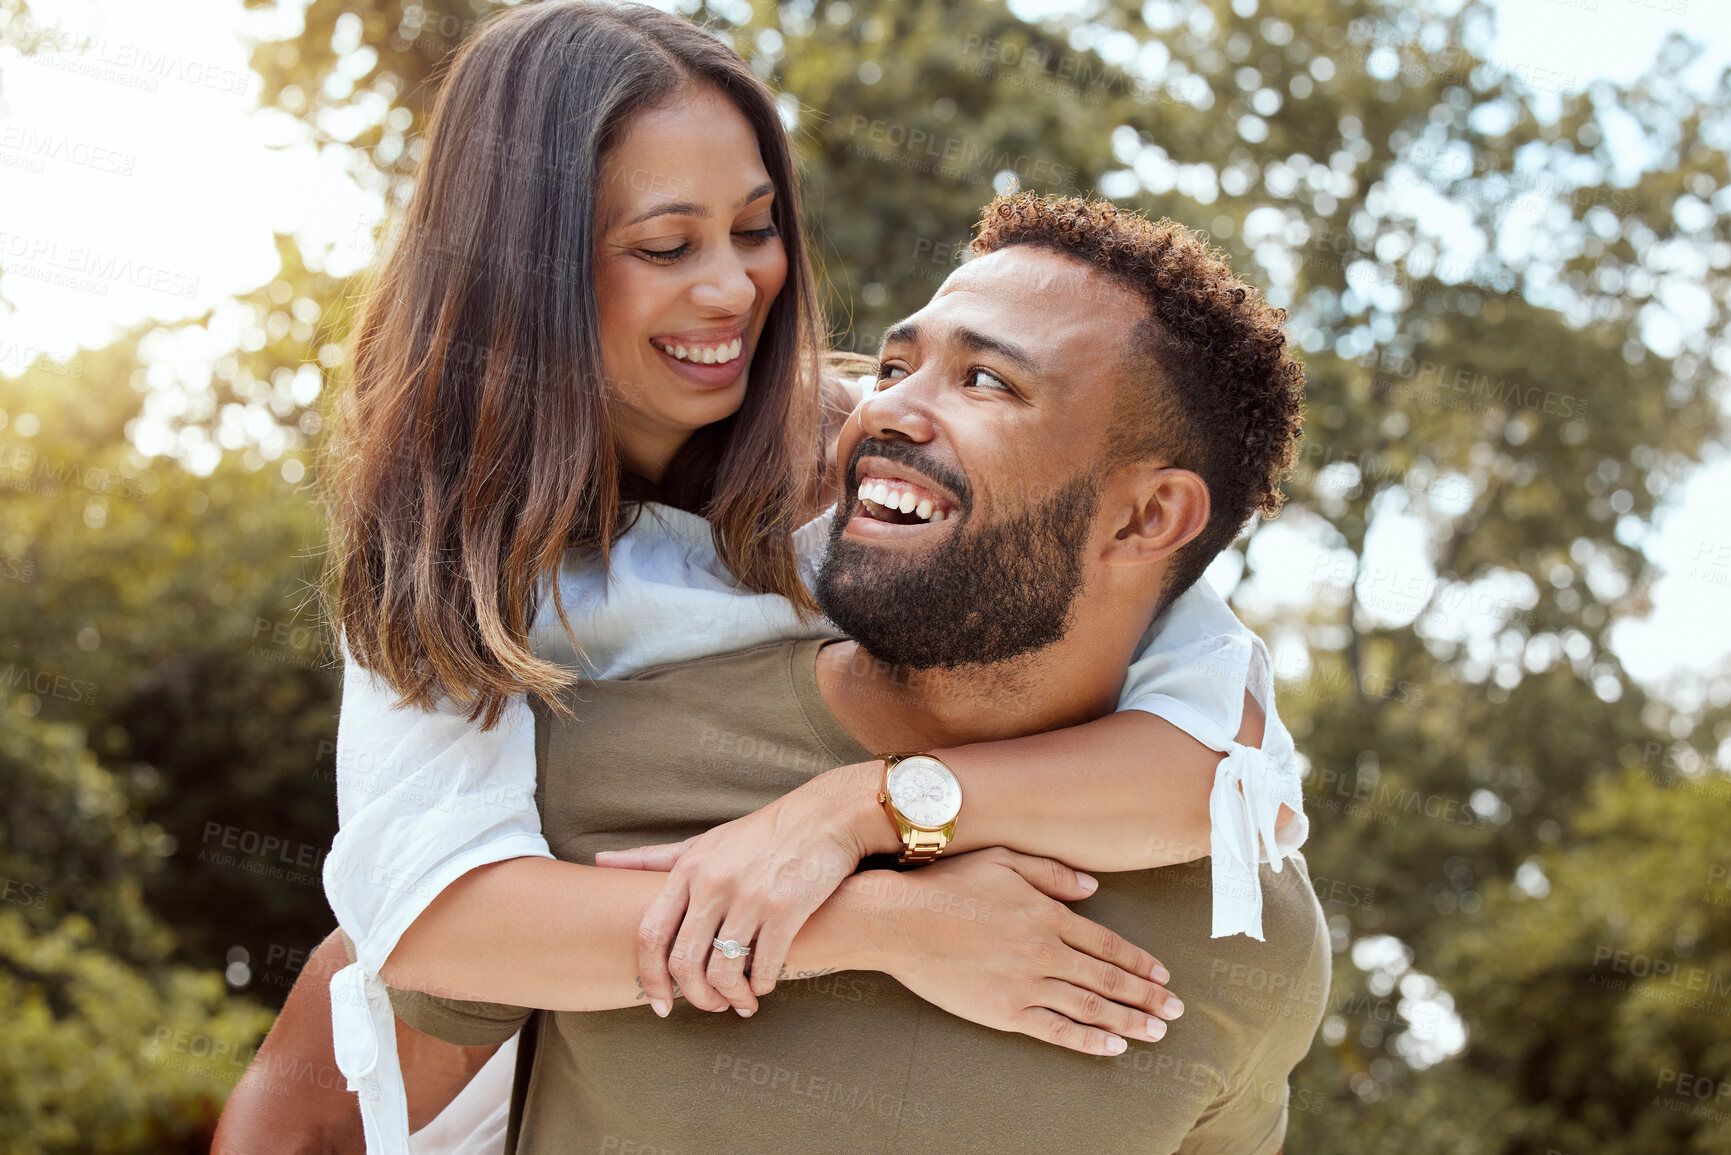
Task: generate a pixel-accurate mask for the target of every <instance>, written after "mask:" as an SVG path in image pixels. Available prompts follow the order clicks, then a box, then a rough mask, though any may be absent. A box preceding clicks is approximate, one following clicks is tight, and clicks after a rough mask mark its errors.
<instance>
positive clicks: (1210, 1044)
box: [393, 641, 1330, 1155]
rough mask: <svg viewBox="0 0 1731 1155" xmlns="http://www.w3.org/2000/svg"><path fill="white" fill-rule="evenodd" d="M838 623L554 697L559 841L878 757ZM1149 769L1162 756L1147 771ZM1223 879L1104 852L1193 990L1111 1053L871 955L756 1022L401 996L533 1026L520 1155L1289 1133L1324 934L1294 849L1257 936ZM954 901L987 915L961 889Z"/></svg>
mask: <svg viewBox="0 0 1731 1155" xmlns="http://www.w3.org/2000/svg"><path fill="white" fill-rule="evenodd" d="M823 644H824V643H823V642H822V641H810V642H793V643H777V644H773V645H767V646H762V647H759V648H757V649H752V650H747V651H743V652H741V653H735V654H724V655H719V656H715V657H709V658H702V659H699V660H697V661H692V662H685V663H680V664H677V665H669V666H662V667H658V668H655V669H652V670H647V671H645V672H643V673H641V674H639V675H637V676H635V677H632V678H628V679H623V680H619V681H609V682H589V683H584V684H583V685H582V686H581V687H580V688H579V689H577V690H575V691H574V692H573V694H572V696H571V706H572V708H573V710H574V716H573V717H572V718H571V719H570V720H568V721H565V720H559V719H555V718H553V717H552V716H550V715H549V714H548V713H547V712H545V711H539V712H538V713H537V715H536V719H535V723H536V755H537V762H538V769H539V787H538V798H537V801H538V802H539V803H540V806H541V818H542V824H543V828H544V830H545V832H546V835H547V841H548V843H549V845H550V846H551V847H552V850H553V853H554V854H555V855H557V856H558V857H559V858H561V859H565V860H567V861H572V862H585V863H593V861H594V856H595V853H596V852H597V851H599V850H610V849H623V848H626V847H629V846H637V845H642V844H645V843H655V842H671V841H676V840H679V839H683V838H686V837H689V836H690V835H693V834H696V833H698V832H700V831H702V830H706V829H708V828H710V827H712V826H714V825H716V824H718V823H721V822H725V821H729V820H731V819H734V818H737V817H739V816H741V815H743V814H747V813H749V812H751V811H752V810H756V809H758V808H759V807H761V806H763V805H765V804H767V803H769V802H770V801H772V800H773V799H775V798H777V797H779V796H781V795H782V794H785V793H787V792H788V791H789V790H792V789H793V788H795V787H797V786H799V785H800V784H801V783H802V782H804V781H806V780H807V779H808V778H810V777H812V776H813V775H815V774H818V773H821V772H822V771H824V770H826V769H828V768H830V767H831V766H835V765H841V764H844V763H851V762H859V761H865V760H867V759H868V758H869V757H870V756H871V755H870V754H869V752H868V751H866V750H865V749H863V748H862V747H861V746H860V745H859V744H858V743H856V742H855V741H854V740H853V739H852V738H851V737H850V736H849V735H848V733H847V732H846V731H845V730H844V729H843V728H842V726H841V724H840V722H839V721H838V720H837V719H836V717H835V715H834V714H832V713H831V712H830V710H829V709H828V708H827V706H826V705H825V704H824V701H823V698H822V696H821V694H820V693H819V691H818V685H817V679H816V658H817V652H818V649H819V648H820V647H821V646H822V645H823ZM1159 781H1160V779H1159V768H1158V767H1150V770H1149V782H1150V787H1149V788H1150V789H1158V788H1159ZM1029 804H1030V805H1038V804H1039V800H1038V799H1029ZM966 816H967V811H966V808H965V806H964V809H963V821H966ZM1209 882H1210V875H1209V864H1208V861H1207V860H1206V859H1204V860H1202V861H1200V862H1193V863H1189V864H1187V865H1183V866H1175V867H1168V868H1166V869H1162V870H1147V871H1135V872H1128V873H1121V874H1103V875H1100V889H1099V890H1098V891H1097V892H1095V893H1094V894H1093V895H1091V896H1090V897H1089V898H1088V899H1087V900H1085V901H1083V902H1078V903H1074V904H1073V906H1074V909H1076V910H1077V911H1078V912H1080V913H1081V914H1083V915H1086V916H1087V917H1089V918H1092V919H1094V920H1096V921H1098V922H1100V923H1103V924H1105V925H1106V926H1109V927H1111V928H1112V929H1114V930H1116V931H1117V932H1118V933H1120V934H1122V935H1124V936H1125V937H1126V938H1128V939H1130V940H1131V941H1133V942H1135V943H1138V944H1139V945H1141V946H1143V947H1146V948H1147V949H1148V950H1150V951H1151V952H1153V953H1154V955H1155V956H1156V957H1158V958H1159V959H1160V960H1161V961H1162V962H1164V963H1165V964H1166V966H1167V967H1168V969H1169V970H1170V971H1171V972H1172V981H1171V983H1170V987H1171V989H1172V991H1173V993H1175V994H1177V995H1178V996H1179V997H1180V998H1182V999H1183V1000H1184V1005H1185V1012H1184V1015H1183V1016H1182V1017H1181V1018H1179V1019H1178V1020H1176V1021H1175V1022H1173V1023H1172V1024H1171V1027H1170V1031H1169V1032H1168V1034H1167V1036H1166V1038H1165V1039H1163V1040H1162V1041H1161V1042H1159V1043H1152V1044H1150V1043H1139V1042H1136V1041H1135V1040H1131V1041H1130V1047H1129V1050H1128V1051H1127V1052H1126V1053H1125V1054H1123V1055H1119V1056H1116V1057H1113V1058H1098V1057H1093V1056H1088V1055H1081V1054H1077V1053H1075V1052H1072V1051H1066V1050H1061V1049H1059V1048H1057V1047H1054V1046H1052V1045H1050V1044H1048V1043H1043V1042H1037V1041H1035V1040H1034V1039H1031V1038H1029V1037H1027V1036H1025V1035H1018V1034H1010V1033H1006V1032H1002V1031H995V1030H991V1029H988V1028H986V1027H982V1026H979V1025H977V1024H975V1023H971V1022H968V1021H966V1020H964V1019H960V1018H956V1017H955V1016H953V1015H950V1014H948V1013H946V1012H944V1011H941V1010H939V1009H938V1008H936V1007H934V1006H931V1005H930V1004H928V1003H925V1002H923V1001H921V1000H920V999H919V998H917V997H915V996H914V995H913V994H912V993H910V992H909V991H908V990H907V989H906V988H905V987H903V986H902V985H901V984H899V983H897V982H896V981H895V980H894V979H891V978H889V977H888V976H886V975H883V974H879V973H876V972H864V971H844V972H841V973H837V974H831V975H826V976H824V977H822V978H818V979H810V980H804V981H799V982H787V981H784V982H782V983H781V984H780V985H778V986H777V987H776V990H775V993H774V994H772V995H770V996H768V997H767V998H765V999H763V1000H762V1002H761V1005H760V1008H759V1010H758V1012H757V1014H756V1015H754V1016H753V1017H752V1018H750V1019H740V1018H739V1017H738V1016H736V1015H732V1014H711V1013H708V1012H704V1011H699V1010H695V1009H693V1008H692V1007H691V1006H689V1005H688V1004H686V1003H684V1002H683V1001H680V1002H677V1003H676V1004H675V1006H674V1009H673V1012H672V1013H671V1015H670V1016H669V1017H668V1018H667V1019H665V1020H662V1019H658V1018H656V1017H655V1015H654V1014H653V1013H652V1012H651V1011H650V1010H649V1009H648V1008H647V1007H634V1008H628V1009H623V1010H613V1011H590V1012H566V1011H560V1012H552V1011H526V1010H520V1009H516V1008H510V1007H501V1006H488V1005H479V1004H473V1003H455V1002H450V1001H446V1000H440V999H435V998H432V997H430V996H426V995H420V994H417V993H414V992H394V993H393V1000H394V1002H395V1005H396V1009H397V1013H398V1015H399V1016H400V1017H401V1018H402V1019H403V1020H404V1021H405V1022H407V1023H409V1024H410V1025H411V1026H413V1027H415V1028H416V1029H417V1030H420V1031H423V1032H425V1033H427V1034H430V1035H433V1036H435V1037H438V1038H442V1039H445V1040H446V1041H448V1042H453V1043H460V1044H464V1045H470V1046H473V1045H479V1044H484V1043H491V1042H499V1041H502V1040H503V1039H505V1038H507V1037H509V1036H510V1034H511V1033H512V1032H513V1031H515V1030H517V1029H518V1028H519V1027H520V1026H521V1027H523V1028H524V1038H523V1043H522V1048H521V1052H520V1058H519V1060H518V1072H517V1086H516V1091H515V1094H514V1100H513V1103H512V1125H511V1136H510V1141H509V1149H510V1150H512V1151H517V1152H536V1153H540V1152H560V1153H565V1152H618V1153H620V1155H625V1153H626V1152H631V1153H641V1155H650V1153H653V1155H697V1153H700V1152H702V1153H712V1152H713V1153H731V1152H739V1153H742V1155H773V1153H778V1152H788V1153H799V1155H806V1153H820V1152H821V1153H825V1155H852V1153H879V1152H881V1153H885V1155H888V1153H892V1152H893V1153H901V1152H906V1153H908V1155H931V1153H932V1152H934V1151H990V1152H994V1153H998V1152H1028V1153H1030V1155H1036V1153H1037V1155H1049V1153H1051V1152H1057V1151H1083V1152H1088V1153H1089V1155H1106V1153H1111V1152H1126V1153H1127V1152H1136V1153H1139V1155H1154V1153H1160V1152H1185V1153H1186V1155H1201V1153H1204V1152H1209V1153H1215V1152H1218V1153H1220V1155H1266V1153H1271V1152H1274V1151H1276V1150H1278V1149H1279V1147H1280V1145H1281V1143H1282V1140H1283V1137H1284V1134H1285V1130H1286V1116H1287V1098H1288V1095H1287V1076H1288V1075H1289V1073H1290V1072H1291V1071H1292V1068H1293V1067H1294V1066H1295V1065H1296V1064H1297V1063H1298V1061H1299V1060H1300V1059H1302V1058H1303V1057H1304V1055H1305V1053H1306V1051H1307V1050H1308V1049H1309V1047H1310V1041H1311V1036H1312V1035H1313V1033H1314V1032H1315V1030H1316V1027H1317V1025H1318V1023H1319V1022H1320V1021H1321V1018H1322V1014H1323V1010H1324V1005H1325V1002H1326V999H1327V993H1328V982H1329V961H1330V954H1329V940H1328V935H1327V932H1326V929H1325V927H1324V925H1323V919H1322V911H1321V908H1320V906H1319V905H1318V903H1317V900H1316V897H1315V895H1314V894H1313V893H1312V891H1311V889H1310V882H1309V878H1308V876H1307V875H1306V873H1305V867H1304V863H1303V861H1302V859H1298V858H1294V859H1293V860H1292V861H1291V862H1289V863H1288V865H1287V866H1286V868H1285V869H1284V870H1282V871H1281V872H1280V873H1278V874H1276V873H1273V872H1272V871H1270V870H1269V869H1268V868H1267V867H1264V868H1263V873H1262V886H1263V893H1264V896H1265V898H1264V901H1265V906H1264V910H1263V927H1264V931H1265V933H1266V934H1267V941H1266V942H1256V941H1254V940H1252V939H1248V938H1244V937H1242V936H1239V937H1234V938H1223V939H1212V938H1210V937H1209V930H1210V901H1211V897H1210V896H1211V891H1210V885H1209ZM885 897H888V898H889V899H891V900H893V898H894V896H893V895H890V896H883V895H880V896H879V898H880V900H882V899H884V898H885ZM946 909H950V910H951V912H952V913H954V914H955V915H956V916H957V917H962V918H989V917H990V914H991V912H990V910H989V908H984V907H982V906H981V905H980V904H979V903H977V902H975V901H974V900H972V899H970V898H967V897H966V896H956V901H953V902H949V903H947V904H946Z"/></svg>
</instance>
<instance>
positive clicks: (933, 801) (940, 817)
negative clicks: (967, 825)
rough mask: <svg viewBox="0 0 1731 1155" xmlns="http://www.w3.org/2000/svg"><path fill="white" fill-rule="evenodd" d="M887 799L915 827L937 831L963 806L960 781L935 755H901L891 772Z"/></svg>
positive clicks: (947, 823) (951, 820) (953, 817)
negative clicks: (931, 756) (902, 756)
mask: <svg viewBox="0 0 1731 1155" xmlns="http://www.w3.org/2000/svg"><path fill="white" fill-rule="evenodd" d="M889 795H890V801H891V802H894V803H895V805H896V809H897V810H900V811H901V812H902V817H903V818H906V819H907V820H908V821H909V822H911V823H913V824H914V825H915V826H920V827H924V828H926V829H928V830H936V829H938V828H939V827H942V826H948V825H949V824H950V823H951V822H954V821H955V818H956V815H957V814H959V813H961V809H962V784H961V783H960V782H957V781H956V776H955V775H954V774H951V773H950V770H949V767H947V766H945V765H944V764H943V763H942V762H939V761H938V760H937V759H936V758H927V757H925V756H924V755H915V756H914V757H912V758H903V759H902V760H901V761H900V762H898V763H896V766H895V769H893V770H891V771H890V781H889Z"/></svg>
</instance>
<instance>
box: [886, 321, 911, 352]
mask: <svg viewBox="0 0 1731 1155" xmlns="http://www.w3.org/2000/svg"><path fill="white" fill-rule="evenodd" d="M919 339H920V327H919V326H918V325H916V324H914V323H913V322H912V321H897V322H896V323H895V324H893V325H891V326H890V327H889V328H887V329H885V330H884V335H883V339H882V340H881V341H879V342H878V347H879V348H880V349H882V348H884V347H886V346H889V345H911V344H913V343H914V342H915V341H918V340H919Z"/></svg>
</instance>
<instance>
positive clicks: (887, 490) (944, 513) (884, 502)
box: [859, 481, 950, 522]
mask: <svg viewBox="0 0 1731 1155" xmlns="http://www.w3.org/2000/svg"><path fill="white" fill-rule="evenodd" d="M859 499H860V500H861V501H862V502H865V503H866V504H867V505H868V506H870V507H874V508H872V509H871V510H870V512H872V513H878V512H885V513H888V512H895V513H911V514H913V515H914V516H915V517H917V518H919V519H920V520H921V521H929V522H939V521H947V520H948V519H949V516H950V514H949V511H948V510H945V509H939V508H938V506H937V503H936V502H934V501H933V500H932V499H931V498H929V497H921V496H920V495H919V494H917V493H915V492H914V491H913V490H911V489H905V488H903V487H902V486H899V485H890V484H889V483H887V482H883V481H862V482H860V487H859Z"/></svg>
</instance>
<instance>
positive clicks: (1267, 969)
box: [1207, 853, 1333, 1052]
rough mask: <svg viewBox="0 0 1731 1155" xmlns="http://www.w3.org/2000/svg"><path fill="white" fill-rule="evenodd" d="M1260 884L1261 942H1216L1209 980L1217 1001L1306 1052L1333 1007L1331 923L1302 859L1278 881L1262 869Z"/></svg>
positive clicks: (1290, 862)
mask: <svg viewBox="0 0 1731 1155" xmlns="http://www.w3.org/2000/svg"><path fill="white" fill-rule="evenodd" d="M1261 882H1262V939H1261V940H1260V941H1258V940H1256V939H1252V938H1249V937H1247V936H1245V935H1231V936H1228V937H1224V938H1217V939H1213V940H1211V942H1210V958H1209V962H1208V975H1207V978H1208V981H1209V986H1210V987H1211V988H1212V990H1213V993H1214V994H1215V996H1216V997H1217V998H1219V999H1221V1000H1223V1001H1224V1002H1227V1003H1229V1004H1231V1005H1233V1006H1234V1007H1235V1008H1237V1010H1238V1011H1239V1012H1240V1014H1241V1016H1242V1017H1243V1018H1245V1019H1246V1020H1247V1021H1248V1022H1250V1023H1253V1024H1259V1025H1260V1027H1261V1029H1264V1030H1267V1031H1269V1032H1271V1034H1272V1035H1273V1036H1290V1042H1291V1043H1292V1045H1293V1046H1295V1047H1296V1048H1297V1049H1298V1050H1299V1051H1300V1052H1302V1051H1303V1050H1304V1049H1306V1048H1308V1047H1309V1045H1310V1038H1311V1036H1312V1034H1314V1033H1315V1031H1316V1028H1317V1026H1318V1025H1320V1024H1321V1022H1322V1018H1323V1014H1324V1012H1325V1010H1326V1008H1327V1003H1328V992H1329V983H1330V978H1331V974H1332V962H1333V951H1332V948H1331V944H1330V939H1329V932H1328V921H1327V919H1326V918H1325V917H1324V915H1323V910H1322V904H1321V903H1320V902H1319V901H1318V900H1317V897H1316V891H1315V889H1314V888H1313V886H1312V884H1311V877H1310V870H1309V866H1308V864H1307V863H1306V862H1305V860H1304V856H1303V855H1301V854H1297V853H1294V854H1293V855H1291V856H1290V857H1288V858H1287V860H1286V862H1285V864H1284V865H1283V866H1282V868H1281V869H1280V871H1279V872H1278V873H1277V872H1275V871H1274V870H1273V869H1272V868H1271V867H1269V866H1268V865H1266V864H1264V865H1263V866H1262V868H1261ZM1269 1041H1270V1042H1271V1043H1272V1042H1275V1041H1276V1040H1275V1039H1274V1038H1271V1039H1270V1040H1269Z"/></svg>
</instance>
